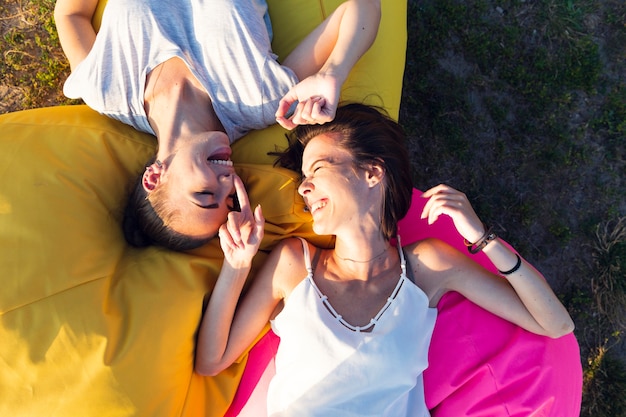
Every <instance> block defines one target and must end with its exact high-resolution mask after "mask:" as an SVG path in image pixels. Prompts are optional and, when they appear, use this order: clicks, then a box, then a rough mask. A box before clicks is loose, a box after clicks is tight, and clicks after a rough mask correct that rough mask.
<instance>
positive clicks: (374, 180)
mask: <svg viewBox="0 0 626 417" xmlns="http://www.w3.org/2000/svg"><path fill="white" fill-rule="evenodd" d="M365 175H366V178H367V183H368V184H369V186H370V187H374V186H375V185H377V184H378V183H380V182H381V181H382V180H383V178H385V168H383V166H382V165H380V164H377V163H371V164H370V165H369V166H368V168H367V170H366V174H365Z"/></svg>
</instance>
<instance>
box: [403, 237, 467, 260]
mask: <svg viewBox="0 0 626 417" xmlns="http://www.w3.org/2000/svg"><path fill="white" fill-rule="evenodd" d="M403 250H404V253H405V254H406V255H407V256H409V257H410V258H412V259H413V258H415V259H418V258H419V259H420V260H422V261H428V260H430V259H444V258H447V257H450V256H454V255H455V254H456V253H458V251H457V250H456V249H455V248H453V247H452V246H450V245H449V244H448V243H446V242H444V241H443V240H441V239H437V238H434V237H429V238H426V239H422V240H418V241H416V242H414V243H411V244H408V245H406V246H404V247H403Z"/></svg>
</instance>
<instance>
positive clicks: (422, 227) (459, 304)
mask: <svg viewBox="0 0 626 417" xmlns="http://www.w3.org/2000/svg"><path fill="white" fill-rule="evenodd" d="M421 194H422V193H421V191H419V190H414V192H413V203H412V205H411V209H410V211H409V213H408V214H407V216H406V217H405V218H404V219H403V220H402V221H401V222H400V225H399V232H400V236H401V238H402V244H409V243H412V242H415V241H417V240H420V239H424V238H426V237H436V238H439V239H441V240H443V241H446V242H447V243H449V244H450V245H452V246H454V247H456V248H457V249H459V250H462V251H463V253H467V250H466V249H465V246H464V245H463V239H462V238H461V237H460V235H459V234H458V233H457V232H456V229H455V228H454V225H453V223H452V221H451V220H450V218H448V217H447V216H442V217H440V218H439V220H437V222H435V223H434V224H433V225H430V226H429V225H428V224H427V223H426V221H425V220H421V219H420V214H421V212H422V208H423V206H424V203H425V201H426V200H425V199H422V198H421V197H420V196H421ZM468 256H472V257H473V258H474V259H475V260H476V262H478V263H480V264H481V265H483V266H484V267H485V268H487V269H490V270H492V271H494V272H495V271H496V270H495V268H494V267H493V265H492V264H491V262H490V261H489V259H488V258H487V257H486V256H485V255H484V254H482V253H479V254H477V255H469V254H468ZM437 308H438V311H439V312H438V316H437V322H436V324H435V330H434V333H433V337H432V341H431V345H430V349H429V354H428V357H429V367H428V369H426V371H425V372H424V386H425V394H426V403H427V405H428V408H429V409H430V410H431V414H432V416H433V417H462V416H468V417H470V416H471V417H498V416H512V417H513V416H514V417H521V416H563V417H573V416H578V415H580V405H581V397H582V366H581V362H580V352H579V348H578V343H577V341H576V338H575V337H574V335H573V334H568V335H566V336H564V337H561V338H559V339H550V338H547V337H543V336H538V335H535V334H532V333H529V332H527V331H526V330H523V329H522V328H520V327H518V326H516V325H514V324H512V323H509V322H507V321H505V320H502V319H500V318H499V317H496V316H494V315H493V314H491V313H489V312H487V311H485V310H483V309H482V308H480V307H478V306H477V305H475V304H473V303H472V302H470V301H468V300H467V299H465V298H464V297H463V296H461V295H460V294H458V293H448V294H446V295H445V296H444V297H443V298H442V299H441V301H440V302H439V305H438V306H437ZM278 344H279V338H278V337H277V336H276V335H275V334H274V333H273V332H272V331H269V332H268V333H267V334H266V335H265V336H264V337H263V338H262V339H261V340H260V341H259V342H258V343H257V345H255V347H253V348H252V350H251V351H250V355H249V358H248V362H247V365H246V370H245V371H244V375H243V378H242V380H241V384H240V386H239V389H238V391H237V394H236V396H235V399H234V401H233V403H232V405H231V407H230V409H229V410H228V413H227V414H226V416H238V415H239V416H246V415H250V416H255V417H259V416H261V415H265V393H266V392H267V384H268V383H269V380H270V379H271V376H272V375H273V373H274V369H273V358H274V354H275V352H276V349H277V348H278Z"/></svg>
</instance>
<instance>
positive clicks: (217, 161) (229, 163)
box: [207, 159, 233, 167]
mask: <svg viewBox="0 0 626 417" xmlns="http://www.w3.org/2000/svg"><path fill="white" fill-rule="evenodd" d="M207 161H208V162H209V164H215V165H224V166H227V167H232V166H233V161H231V160H230V159H226V160H223V159H208V160H207Z"/></svg>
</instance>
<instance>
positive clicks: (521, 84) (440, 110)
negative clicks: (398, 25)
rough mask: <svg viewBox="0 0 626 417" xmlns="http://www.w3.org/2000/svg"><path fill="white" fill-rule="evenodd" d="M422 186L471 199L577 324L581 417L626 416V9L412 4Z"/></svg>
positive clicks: (427, 0) (579, 4) (411, 89)
mask: <svg viewBox="0 0 626 417" xmlns="http://www.w3.org/2000/svg"><path fill="white" fill-rule="evenodd" d="M408 5H409V19H408V25H409V30H408V33H409V42H408V48H407V67H406V71H405V79H404V91H403V101H402V107H401V116H400V121H401V123H402V124H403V126H404V127H405V129H406V131H407V133H408V135H409V139H410V152H411V158H412V160H413V166H414V178H415V183H416V185H417V186H418V188H422V189H425V188H428V187H430V186H432V185H435V184H437V183H440V182H445V183H448V184H450V185H452V186H454V187H456V188H458V189H461V190H463V191H464V192H465V193H466V194H468V196H469V197H470V199H471V200H472V201H473V202H474V205H475V208H476V211H477V212H478V213H479V215H480V216H481V218H483V219H484V220H485V221H486V222H488V223H491V224H493V225H494V226H496V228H497V229H499V230H498V231H499V233H500V234H501V235H502V236H504V237H505V238H506V239H507V240H508V241H509V242H511V243H512V244H513V245H514V246H515V247H516V248H517V249H518V250H520V251H521V252H522V253H523V254H524V255H525V256H526V257H527V258H528V259H530V260H531V261H532V262H533V264H535V265H536V266H537V267H538V268H539V269H540V270H541V271H542V272H544V273H545V275H546V277H547V279H548V281H549V282H550V283H551V285H552V286H553V288H555V289H556V291H557V293H558V294H560V296H561V298H562V300H563V302H564V303H565V305H566V306H567V307H568V309H569V311H570V313H571V314H572V316H573V317H574V319H575V321H576V325H577V330H576V335H577V338H578V340H579V343H580V346H581V354H582V361H583V368H584V370H585V392H584V396H583V410H582V415H583V416H598V415H606V416H608V415H611V416H622V415H626V414H625V413H626V411H625V408H624V400H623V399H624V398H626V384H624V378H623V375H624V366H625V365H624V364H625V363H626V362H625V360H626V354H625V351H626V349H625V347H624V344H625V343H624V339H623V334H624V331H625V330H626V327H625V325H626V323H624V321H625V319H623V317H626V299H625V297H624V292H623V291H622V286H623V285H626V284H625V283H626V270H625V269H624V268H625V266H624V259H625V258H626V254H625V253H624V251H625V250H624V249H623V248H624V247H625V246H626V243H624V232H623V229H624V223H626V221H625V220H624V216H625V214H626V213H625V211H626V198H625V197H626V191H625V190H626V187H625V186H624V179H625V178H626V165H625V164H624V145H625V143H626V141H625V138H626V132H625V129H626V92H625V88H624V87H625V83H626V78H625V77H626V68H625V66H624V62H626V42H625V41H626V26H625V22H626V5H625V4H624V3H623V2H620V1H613V0H609V1H599V0H579V1H573V0H570V1H564V0H547V1H545V2H538V1H530V0H526V1H521V0H519V1H502V2H492V1H487V0H469V1H455V0H420V1H417V0H409V2H408Z"/></svg>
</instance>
